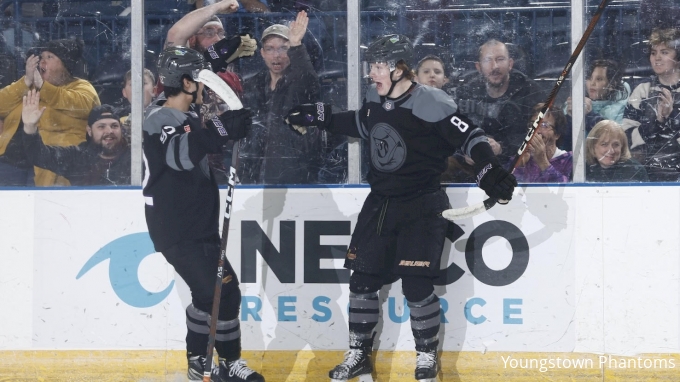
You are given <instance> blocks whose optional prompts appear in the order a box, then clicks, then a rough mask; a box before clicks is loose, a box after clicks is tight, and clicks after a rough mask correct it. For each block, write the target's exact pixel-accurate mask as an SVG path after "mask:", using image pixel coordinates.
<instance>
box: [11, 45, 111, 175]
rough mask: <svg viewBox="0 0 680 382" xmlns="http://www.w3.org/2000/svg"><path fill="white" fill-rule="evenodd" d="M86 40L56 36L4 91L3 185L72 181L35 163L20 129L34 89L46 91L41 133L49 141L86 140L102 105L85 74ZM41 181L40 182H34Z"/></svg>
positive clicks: (58, 143)
mask: <svg viewBox="0 0 680 382" xmlns="http://www.w3.org/2000/svg"><path fill="white" fill-rule="evenodd" d="M82 52H83V43H82V41H75V40H53V41H50V42H48V43H47V45H46V46H44V47H41V48H40V53H39V55H31V56H29V57H28V59H27V60H26V75H25V76H24V77H22V78H21V79H19V80H18V81H16V82H14V83H13V84H11V85H9V86H6V87H5V88H3V89H1V90H0V119H4V129H3V133H2V135H0V184H1V185H5V186H26V185H29V186H30V185H33V184H35V185H36V186H59V185H68V184H69V182H68V180H67V179H66V178H64V177H62V176H58V175H57V174H55V173H53V172H51V171H48V170H46V169H41V168H35V177H33V176H32V174H33V167H32V166H30V164H29V163H28V162H27V160H26V156H25V154H24V152H23V145H22V143H21V141H19V140H17V139H15V133H16V132H17V130H18V129H19V124H20V123H21V111H22V97H23V96H24V95H25V94H26V93H27V92H28V91H29V90H31V89H35V90H40V92H41V98H40V106H41V107H44V108H45V112H44V115H43V116H42V119H41V129H40V137H41V138H42V141H43V142H44V143H45V144H46V145H51V146H70V145H77V144H79V143H81V142H83V141H84V140H85V136H86V134H85V131H86V126H87V118H88V116H89V114H90V110H92V108H93V107H95V106H97V105H99V104H100V101H99V96H98V95H97V92H96V90H95V89H94V87H93V86H92V84H90V83H89V82H88V81H86V80H84V79H80V78H77V77H75V76H76V75H77V74H78V73H79V66H80V64H81V58H82ZM34 182H35V183H34Z"/></svg>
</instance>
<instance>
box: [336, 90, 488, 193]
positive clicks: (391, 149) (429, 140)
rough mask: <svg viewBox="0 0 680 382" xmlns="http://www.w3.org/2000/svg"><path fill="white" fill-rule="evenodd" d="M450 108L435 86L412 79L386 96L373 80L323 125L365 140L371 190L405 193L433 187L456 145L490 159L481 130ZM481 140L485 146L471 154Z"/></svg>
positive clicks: (474, 155)
mask: <svg viewBox="0 0 680 382" xmlns="http://www.w3.org/2000/svg"><path fill="white" fill-rule="evenodd" d="M456 111H457V106H456V103H455V102H454V101H453V100H452V99H451V98H450V97H449V96H448V94H446V93H445V92H444V91H442V90H440V89H435V88H432V87H429V86H423V85H420V84H415V83H414V84H413V85H412V86H411V88H410V89H409V90H408V91H407V92H406V93H404V94H403V95H401V96H400V97H398V98H396V99H390V98H386V97H381V96H380V95H378V92H377V90H376V88H375V85H373V86H371V88H370V89H369V90H368V91H367V92H366V97H365V98H364V101H363V105H362V107H361V109H360V110H357V111H348V112H342V113H336V114H333V119H332V121H333V122H332V126H331V127H330V128H329V131H330V132H331V133H336V134H343V135H348V136H351V137H356V138H362V139H364V140H367V141H368V142H367V143H368V145H369V147H370V162H371V163H370V170H369V173H368V176H367V181H368V183H369V184H370V186H371V190H372V191H373V192H376V193H378V194H382V195H388V196H396V195H407V194H410V193H413V192H415V191H418V190H435V189H438V188H439V187H440V184H439V177H440V175H441V174H442V173H443V172H444V170H445V169H446V158H447V157H449V156H451V155H452V154H453V153H454V151H456V150H457V149H459V148H460V149H462V151H463V152H464V153H466V154H467V155H469V156H471V157H472V158H473V159H476V160H478V161H479V162H478V163H481V162H483V161H486V162H488V161H495V157H494V156H493V153H492V152H491V148H490V147H489V145H488V139H487V138H486V136H485V135H484V131H483V130H482V129H480V128H477V127H476V126H474V124H473V123H472V122H471V121H470V120H469V119H468V118H467V117H465V116H464V115H461V114H459V113H457V112H456ZM482 142H485V143H486V144H485V146H486V147H484V149H483V150H478V151H479V153H474V154H473V152H472V149H473V147H475V146H476V145H477V144H479V143H482ZM480 153H481V154H480ZM476 156H477V157H478V158H475V157H476Z"/></svg>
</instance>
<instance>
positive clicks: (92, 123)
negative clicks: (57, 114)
mask: <svg viewBox="0 0 680 382" xmlns="http://www.w3.org/2000/svg"><path fill="white" fill-rule="evenodd" d="M39 101H40V92H38V91H35V90H31V91H29V92H28V94H27V95H26V96H24V100H23V110H22V113H21V120H22V123H23V126H24V128H23V129H19V130H18V131H19V132H20V133H22V132H23V136H22V141H23V146H24V150H25V152H26V156H27V158H28V161H29V162H30V163H31V164H32V165H34V166H37V167H41V168H45V169H47V170H50V171H52V172H54V173H56V174H58V175H61V176H63V177H64V178H66V179H68V180H69V181H70V182H71V185H73V186H97V185H102V186H125V185H129V184H130V167H131V164H130V146H129V145H128V142H127V141H126V140H125V138H124V137H123V131H122V129H121V123H120V117H119V116H118V115H117V114H115V112H114V111H113V107H112V106H110V105H101V106H96V107H95V108H94V109H92V111H91V112H90V116H89V117H88V119H87V140H86V141H85V142H83V143H81V144H79V145H77V146H47V145H45V144H44V143H43V141H42V138H40V134H38V122H39V120H40V117H41V116H42V113H43V111H45V108H44V107H43V108H42V109H41V108H40V106H39Z"/></svg>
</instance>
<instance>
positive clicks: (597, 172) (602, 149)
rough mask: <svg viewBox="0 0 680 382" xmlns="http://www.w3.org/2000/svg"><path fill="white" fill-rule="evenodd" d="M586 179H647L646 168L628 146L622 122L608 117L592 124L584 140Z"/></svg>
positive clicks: (598, 180)
mask: <svg viewBox="0 0 680 382" xmlns="http://www.w3.org/2000/svg"><path fill="white" fill-rule="evenodd" d="M586 163H587V165H588V167H587V169H586V180H587V181H589V182H648V181H649V179H648V178H647V171H645V168H644V166H642V165H641V164H640V163H639V162H637V161H636V160H635V159H632V158H631V155H630V150H629V149H628V138H626V133H625V132H624V131H623V129H622V128H621V126H620V125H619V124H618V123H616V122H614V121H612V120H609V119H605V120H602V121H600V122H598V123H596V124H595V126H593V129H592V130H591V131H590V134H588V138H587V140H586Z"/></svg>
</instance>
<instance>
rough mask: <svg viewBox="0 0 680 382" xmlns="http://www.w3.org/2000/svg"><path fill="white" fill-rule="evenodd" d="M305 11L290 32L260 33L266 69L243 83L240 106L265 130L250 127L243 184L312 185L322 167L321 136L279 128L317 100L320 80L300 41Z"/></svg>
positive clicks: (269, 30)
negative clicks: (295, 111) (293, 110)
mask: <svg viewBox="0 0 680 382" xmlns="http://www.w3.org/2000/svg"><path fill="white" fill-rule="evenodd" d="M308 22H309V19H308V18H307V12H305V11H300V12H299V13H298V14H297V18H296V19H295V20H294V21H293V22H292V23H291V24H290V27H287V26H285V25H281V24H275V25H272V26H270V27H268V28H267V29H265V30H264V32H263V33H262V38H261V40H260V42H261V43H262V48H261V49H260V54H261V55H262V58H263V60H264V63H265V65H266V68H265V69H263V70H262V71H260V72H259V73H257V74H256V75H254V76H252V77H250V78H248V79H246V80H245V81H244V86H243V88H244V104H245V105H246V106H248V107H249V108H250V109H251V110H255V111H257V113H258V114H257V118H258V119H259V120H260V122H261V123H262V125H263V126H264V127H262V128H260V129H258V128H257V127H256V126H253V129H252V130H251V135H250V136H249V137H248V138H247V139H246V142H245V143H244V144H242V146H241V150H242V152H243V155H242V157H243V158H242V159H241V168H242V175H241V181H242V182H243V183H262V184H310V183H316V182H317V177H318V172H319V166H320V164H321V155H322V153H321V135H320V134H319V133H318V131H317V132H314V133H313V134H309V135H305V136H304V137H300V136H298V135H297V134H295V133H294V132H293V131H292V130H290V129H289V128H288V127H287V126H286V125H285V124H284V123H283V116H284V115H285V113H286V112H287V111H288V110H290V108H292V107H293V106H295V105H296V104H298V103H300V102H303V103H309V102H313V101H315V100H316V99H318V98H319V97H320V86H319V78H318V76H317V74H316V72H315V71H314V67H313V65H312V62H311V59H310V57H309V54H308V53H307V49H306V48H305V46H304V44H302V37H303V36H304V35H305V33H306V31H307V24H308Z"/></svg>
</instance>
